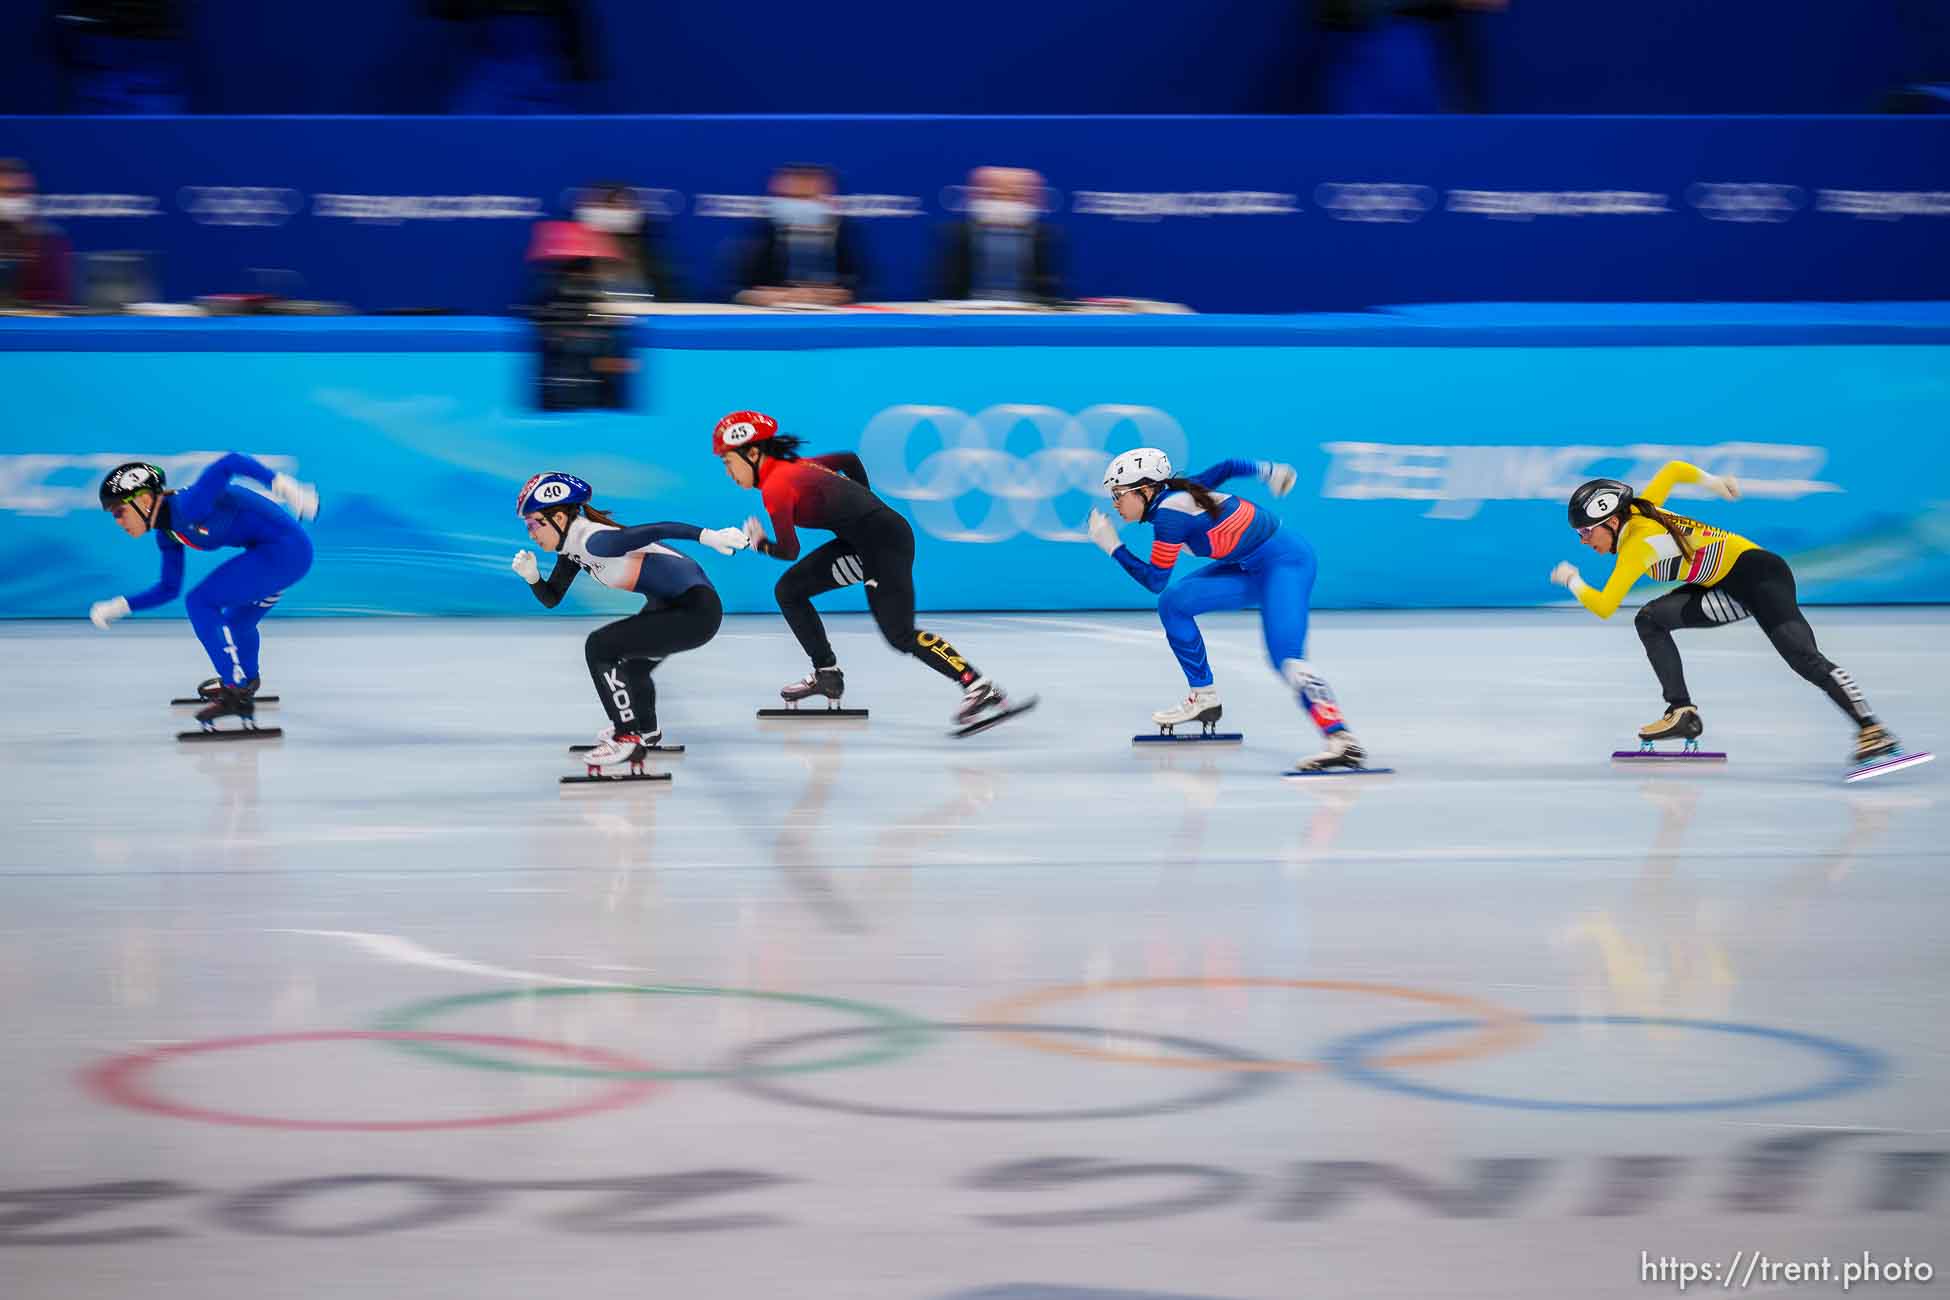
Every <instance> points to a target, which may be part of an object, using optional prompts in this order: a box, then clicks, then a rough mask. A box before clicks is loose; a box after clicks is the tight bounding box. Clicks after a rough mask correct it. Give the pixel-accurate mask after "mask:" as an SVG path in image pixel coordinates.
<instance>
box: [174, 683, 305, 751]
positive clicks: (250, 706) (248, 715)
mask: <svg viewBox="0 0 1950 1300" xmlns="http://www.w3.org/2000/svg"><path fill="white" fill-rule="evenodd" d="M223 718H235V719H237V721H238V723H239V724H240V725H239V726H237V727H234V728H220V727H218V726H217V723H218V721H219V720H220V719H223ZM196 720H197V722H198V724H199V725H201V727H202V728H203V729H202V730H201V731H179V732H177V733H176V738H177V739H178V740H236V739H254V740H271V739H275V738H276V737H278V736H281V735H283V734H284V732H283V731H282V730H281V729H280V728H277V727H263V728H260V727H259V726H258V725H257V701H256V698H255V691H254V682H245V683H244V684H243V685H241V686H230V685H220V686H218V687H217V694H216V698H215V699H213V700H211V701H210V702H209V703H208V704H206V705H204V706H203V707H202V708H200V709H198V710H197V711H196Z"/></svg>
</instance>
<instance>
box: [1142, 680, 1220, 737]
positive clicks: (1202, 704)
mask: <svg viewBox="0 0 1950 1300" xmlns="http://www.w3.org/2000/svg"><path fill="white" fill-rule="evenodd" d="M1224 714H1225V709H1224V708H1223V707H1222V706H1221V705H1220V703H1219V688H1218V687H1216V686H1195V687H1193V688H1192V693H1191V694H1190V695H1187V696H1186V697H1185V698H1184V700H1183V701H1181V702H1180V703H1178V704H1175V705H1173V706H1172V707H1171V708H1169V709H1159V710H1158V711H1157V712H1156V713H1154V714H1152V715H1151V721H1153V722H1155V723H1157V724H1158V727H1159V729H1160V730H1161V731H1163V732H1164V733H1165V734H1166V735H1167V736H1168V735H1170V734H1171V733H1172V730H1173V729H1174V728H1176V727H1178V726H1180V725H1181V724H1183V723H1187V722H1196V723H1198V724H1199V727H1200V728H1201V729H1202V730H1204V731H1207V732H1209V731H1211V730H1213V728H1215V727H1216V726H1217V725H1218V722H1219V719H1220V718H1221V717H1223V716H1224Z"/></svg>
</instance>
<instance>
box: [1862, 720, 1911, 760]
mask: <svg viewBox="0 0 1950 1300" xmlns="http://www.w3.org/2000/svg"><path fill="white" fill-rule="evenodd" d="M1902 749H1903V747H1902V745H1901V743H1900V742H1898V741H1897V739H1896V733H1895V732H1893V731H1891V730H1889V728H1887V727H1885V726H1883V725H1882V724H1881V723H1880V722H1870V723H1866V724H1864V725H1863V727H1862V730H1860V731H1858V732H1856V733H1855V759H1854V761H1855V762H1857V763H1873V762H1874V761H1875V760H1876V759H1878V758H1888V757H1889V756H1890V755H1892V754H1900V753H1901V752H1902Z"/></svg>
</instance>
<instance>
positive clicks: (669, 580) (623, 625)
mask: <svg viewBox="0 0 1950 1300" xmlns="http://www.w3.org/2000/svg"><path fill="white" fill-rule="evenodd" d="M593 495H594V492H593V489H591V488H590V486H589V484H588V483H586V482H584V481H583V480H582V479H579V478H577V477H576V476H575V475H573V474H559V473H547V474H537V475H536V476H535V477H533V478H531V479H529V480H528V482H527V483H525V484H523V485H522V489H521V492H520V494H519V495H518V496H517V498H516V502H515V513H517V514H519V515H520V516H521V518H522V521H523V522H524V523H526V524H527V525H528V536H529V537H530V538H531V539H532V540H533V541H534V543H535V544H536V545H537V546H539V547H541V548H542V549H543V550H545V551H553V552H554V553H555V555H556V560H555V568H554V569H553V570H551V571H550V573H549V575H548V579H547V580H546V581H544V580H543V579H542V576H541V566H540V565H539V564H537V563H536V560H535V556H534V553H533V552H531V551H522V552H520V553H518V554H517V555H516V556H515V559H514V571H515V573H516V574H517V575H518V576H519V577H520V578H521V579H522V580H523V581H524V582H526V583H527V584H528V587H529V590H531V591H533V592H534V593H535V599H537V600H539V601H541V602H542V604H544V605H546V606H548V607H549V608H550V609H553V608H555V606H556V605H558V604H560V603H561V601H562V597H563V596H564V595H566V594H567V592H568V590H569V584H570V583H572V582H574V581H575V579H576V575H577V574H578V573H581V572H584V571H587V572H588V573H589V575H590V576H591V577H593V578H594V579H595V580H596V581H598V582H600V583H602V584H603V585H604V586H605V587H614V588H616V589H618V590H619V591H634V592H637V593H638V594H640V595H642V596H643V598H644V604H643V608H642V609H641V610H640V611H638V612H637V613H635V614H632V615H631V616H630V617H628V618H625V619H619V620H618V621H616V622H614V623H608V624H605V625H604V626H602V627H599V628H597V629H596V630H595V631H594V632H591V633H590V634H589V639H588V641H587V642H586V643H585V645H584V647H583V658H584V659H585V661H586V662H587V663H588V665H589V679H590V681H591V682H593V683H594V684H595V687H596V698H597V699H599V700H601V701H602V705H603V711H604V712H605V713H607V714H608V715H609V725H608V726H607V727H605V728H603V730H602V731H601V732H600V733H598V735H597V737H596V744H595V747H594V748H593V749H591V750H590V751H589V752H588V753H587V754H585V755H584V756H583V757H582V758H581V760H580V761H582V762H584V763H586V764H587V765H588V766H590V767H592V768H594V767H611V766H615V765H618V764H622V763H627V762H630V761H632V759H633V758H640V757H641V755H640V754H639V750H640V749H642V748H644V747H647V746H651V745H655V744H656V743H657V742H658V741H659V740H660V739H661V738H662V735H663V731H662V729H661V728H660V727H659V726H658V725H657V690H656V687H655V686H654V685H653V684H652V683H651V680H650V674H651V672H652V671H653V670H655V669H656V667H657V666H658V665H659V664H661V663H662V662H663V661H664V660H665V659H667V658H669V657H670V656H671V655H674V654H677V653H679V652H680V651H684V650H695V649H697V648H698V647H699V646H701V645H703V644H704V643H705V642H707V641H709V640H710V639H711V638H712V637H714V636H716V635H717V634H718V624H719V623H720V622H721V621H722V620H723V618H724V607H723V605H721V604H720V603H719V602H718V593H717V589H716V588H714V587H713V586H712V585H711V579H709V578H708V577H706V576H705V574H704V570H703V569H702V568H701V567H700V566H699V565H698V563H697V561H696V560H693V559H691V558H690V557H689V556H688V555H681V554H679V553H678V552H676V551H673V550H671V549H670V548H669V547H667V546H665V545H663V543H664V542H666V541H671V540H681V541H689V542H702V543H703V544H704V545H706V546H709V547H710V548H712V549H713V550H715V551H717V552H718V553H719V554H721V555H729V554H731V553H732V552H733V551H735V550H738V549H739V548H741V547H743V546H744V545H745V534H744V531H743V530H742V529H737V528H699V527H698V526H697V525H696V524H638V525H636V526H634V527H627V526H625V525H623V524H619V523H617V522H616V520H615V519H613V518H611V517H610V516H609V515H608V514H607V513H605V512H604V511H602V510H599V509H597V508H596V507H595V506H593V505H591V504H590V498H591V497H592V496H593Z"/></svg>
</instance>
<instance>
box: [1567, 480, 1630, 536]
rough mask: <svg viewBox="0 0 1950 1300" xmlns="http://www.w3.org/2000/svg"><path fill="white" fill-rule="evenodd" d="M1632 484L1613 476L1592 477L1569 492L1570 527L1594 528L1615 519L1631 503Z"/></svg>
mask: <svg viewBox="0 0 1950 1300" xmlns="http://www.w3.org/2000/svg"><path fill="white" fill-rule="evenodd" d="M1632 496H1633V493H1632V485H1631V484H1630V483H1621V482H1619V481H1618V480H1617V479H1615V478H1594V479H1592V480H1591V481H1590V482H1589V483H1581V484H1579V485H1578V490H1577V491H1575V492H1573V493H1572V494H1571V527H1573V528H1594V527H1596V526H1597V525H1599V524H1602V523H1605V522H1606V521H1607V520H1611V519H1617V518H1619V517H1620V516H1622V515H1623V514H1624V513H1625V509H1626V507H1627V506H1629V505H1631V503H1632Z"/></svg>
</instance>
